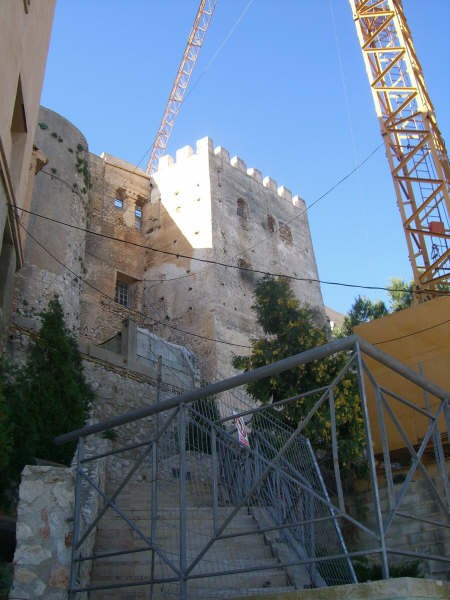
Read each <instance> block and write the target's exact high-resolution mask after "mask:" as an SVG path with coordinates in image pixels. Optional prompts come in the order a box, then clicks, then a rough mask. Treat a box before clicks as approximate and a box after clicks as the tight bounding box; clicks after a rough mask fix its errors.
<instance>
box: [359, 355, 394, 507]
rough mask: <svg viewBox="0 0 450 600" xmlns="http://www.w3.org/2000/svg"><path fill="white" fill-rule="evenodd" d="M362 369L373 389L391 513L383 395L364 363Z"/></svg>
mask: <svg viewBox="0 0 450 600" xmlns="http://www.w3.org/2000/svg"><path fill="white" fill-rule="evenodd" d="M363 368H364V371H365V373H366V375H367V377H368V379H369V381H370V383H371V384H372V386H373V387H374V388H375V395H376V404H377V414H378V423H379V426H380V433H381V443H382V446H383V461H384V473H385V477H386V484H387V488H386V489H387V496H388V503H389V510H390V511H392V510H393V509H394V505H395V494H394V482H393V478H392V465H391V456H390V454H389V438H388V435H387V431H386V423H385V419H384V412H383V402H384V398H383V394H382V392H381V389H380V386H379V385H378V383H377V382H376V381H375V378H374V376H373V375H372V373H371V372H370V370H369V367H368V366H367V365H366V363H365V362H363Z"/></svg>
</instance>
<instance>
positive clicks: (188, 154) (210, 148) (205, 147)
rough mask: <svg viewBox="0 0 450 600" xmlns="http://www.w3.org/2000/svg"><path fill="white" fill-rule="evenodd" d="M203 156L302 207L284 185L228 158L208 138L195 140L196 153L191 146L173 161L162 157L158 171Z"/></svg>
mask: <svg viewBox="0 0 450 600" xmlns="http://www.w3.org/2000/svg"><path fill="white" fill-rule="evenodd" d="M204 154H213V155H214V156H215V157H216V158H219V159H221V160H222V162H223V163H225V164H229V165H230V166H232V167H233V168H235V169H237V170H238V171H241V172H242V173H245V174H246V175H247V176H248V177H251V178H252V179H253V180H254V181H256V182H257V183H259V184H260V185H262V186H263V187H265V188H267V189H269V190H271V191H272V192H273V193H274V194H276V195H277V196H278V197H279V198H282V199H283V200H287V201H288V202H291V203H292V204H293V205H294V206H303V205H304V200H303V199H302V198H301V197H300V196H297V195H295V196H293V195H292V192H291V190H289V189H288V188H287V187H285V186H284V185H280V186H278V184H277V182H276V181H275V180H274V179H272V178H271V177H267V176H266V177H263V175H262V173H261V171H259V170H258V169H255V168H253V167H247V164H246V163H245V161H243V160H242V158H240V157H239V156H233V157H231V158H230V153H229V152H228V150H226V149H225V148H223V147H222V146H216V147H215V148H214V143H213V140H212V139H211V138H209V137H204V138H201V139H200V140H197V143H196V151H194V150H193V148H192V146H183V148H180V149H179V150H177V152H176V158H175V160H174V159H173V157H172V156H171V155H170V154H166V155H164V156H162V157H161V158H160V159H159V163H158V171H164V170H166V169H169V168H171V167H175V166H181V165H182V164H183V163H184V162H185V161H187V160H189V159H191V158H192V157H193V156H200V155H204Z"/></svg>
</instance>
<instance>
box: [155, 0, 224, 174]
mask: <svg viewBox="0 0 450 600" xmlns="http://www.w3.org/2000/svg"><path fill="white" fill-rule="evenodd" d="M216 4H217V0H201V2H200V6H199V8H198V11H197V15H196V17H195V20H194V24H193V26H192V30H191V33H190V35H189V39H188V41H187V44H186V48H185V50H184V53H183V58H182V59H181V62H180V66H179V67H178V73H177V76H176V78H175V81H174V84H173V87H172V90H171V92H170V95H169V100H168V102H167V105H166V109H165V111H164V115H163V118H162V119H161V124H160V126H159V129H158V133H157V135H156V138H155V141H154V142H153V146H152V151H151V154H150V159H149V161H148V164H147V169H146V174H147V175H152V174H153V173H154V172H155V171H156V170H157V168H158V159H159V157H160V156H161V155H162V154H163V153H164V152H165V150H166V148H167V142H168V140H169V137H170V134H171V133H172V129H173V126H174V124H175V119H176V118H177V115H178V113H179V112H180V108H181V104H182V102H183V98H184V94H185V92H186V88H187V86H188V85H189V81H190V78H191V75H192V72H193V70H194V67H195V63H196V62H197V58H198V55H199V52H200V48H201V46H202V44H203V40H204V39H205V35H206V32H207V30H208V27H209V24H210V22H211V19H212V16H213V13H214V9H215V7H216Z"/></svg>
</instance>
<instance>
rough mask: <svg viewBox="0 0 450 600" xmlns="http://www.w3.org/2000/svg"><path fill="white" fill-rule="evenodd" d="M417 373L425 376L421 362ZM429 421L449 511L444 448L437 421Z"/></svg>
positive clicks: (449, 485)
mask: <svg viewBox="0 0 450 600" xmlns="http://www.w3.org/2000/svg"><path fill="white" fill-rule="evenodd" d="M419 373H420V374H421V375H422V377H424V376H425V375H424V371H423V364H422V362H419ZM423 395H424V398H425V405H426V407H427V411H428V412H429V413H431V412H432V411H431V404H430V397H429V395H428V392H427V391H426V390H423ZM441 402H442V400H441ZM431 421H432V419H431V418H430V427H434V430H433V445H434V456H435V459H436V466H437V468H438V470H439V473H440V475H441V477H442V483H443V485H444V490H445V495H446V497H447V506H448V508H449V510H450V484H449V480H448V471H447V465H446V462H445V454H444V448H443V447H442V440H441V434H440V431H439V420H437V421H436V423H432V422H431Z"/></svg>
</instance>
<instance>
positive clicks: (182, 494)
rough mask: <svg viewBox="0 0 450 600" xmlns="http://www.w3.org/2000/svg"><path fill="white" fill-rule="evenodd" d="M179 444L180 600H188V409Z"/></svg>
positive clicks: (182, 408)
mask: <svg viewBox="0 0 450 600" xmlns="http://www.w3.org/2000/svg"><path fill="white" fill-rule="evenodd" d="M178 443H179V449H180V479H179V486H180V487H179V500H180V510H179V514H180V600H186V599H187V580H186V575H187V574H186V568H187V551H186V407H185V406H184V405H181V406H180V411H179V413H178Z"/></svg>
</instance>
